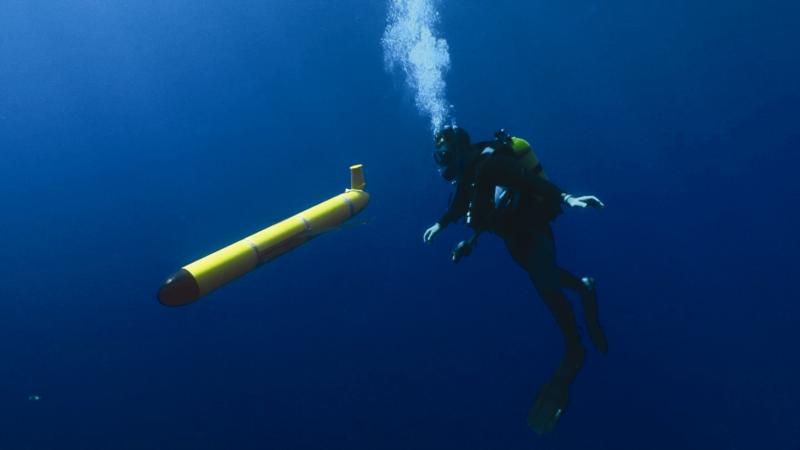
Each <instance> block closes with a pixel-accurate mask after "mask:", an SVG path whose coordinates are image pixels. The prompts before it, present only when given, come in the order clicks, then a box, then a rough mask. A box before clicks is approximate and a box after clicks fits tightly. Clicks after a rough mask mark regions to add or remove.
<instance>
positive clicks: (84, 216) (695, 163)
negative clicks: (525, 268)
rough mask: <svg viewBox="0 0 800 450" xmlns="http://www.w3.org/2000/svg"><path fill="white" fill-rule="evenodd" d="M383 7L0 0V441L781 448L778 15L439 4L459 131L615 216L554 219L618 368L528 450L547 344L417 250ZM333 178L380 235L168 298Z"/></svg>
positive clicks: (786, 259) (528, 320)
mask: <svg viewBox="0 0 800 450" xmlns="http://www.w3.org/2000/svg"><path fill="white" fill-rule="evenodd" d="M386 8H387V5H386V3H385V2H384V1H377V0H374V1H365V0H361V1H355V0H348V1H336V2H333V1H324V0H316V1H311V0H302V1H283V2H278V1H269V2H265V1H256V0H243V1H237V2H229V1H222V0H206V1H203V2H197V1H189V0H174V1H169V2H161V1H155V0H140V1H136V2H105V1H89V0H81V1H71V2H66V1H53V0H2V1H0V205H1V206H2V214H1V215H0V225H2V233H0V249H2V253H0V255H2V259H3V266H2V272H0V274H1V275H0V449H3V450H27V449H33V450H38V449H54V448H63V449H109V448H113V449H120V450H125V449H166V448H169V449H225V448H236V449H262V448H270V449H333V448H336V449H339V448H342V449H411V448H419V449H443V448H458V449H531V448H536V449H577V448H593V449H642V448H649V449H675V448H691V449H755V448H769V449H791V450H796V449H798V448H800V386H799V385H798V383H797V380H798V379H800V352H798V350H797V344H798V342H800V338H799V337H798V334H797V324H798V323H800V319H798V317H800V302H798V300H800V297H798V294H797V292H798V289H797V283H798V281H797V276H798V274H800V267H799V265H798V262H797V259H796V258H797V255H798V253H799V252H800V245H799V242H800V238H798V236H797V234H796V230H797V229H798V225H800V223H798V222H800V220H798V213H797V212H796V209H797V201H796V200H797V194H798V193H800V189H799V188H798V182H797V175H796V173H797V170H798V166H799V165H800V158H798V156H797V155H798V153H797V152H798V148H800V81H798V80H800V32H798V30H797V25H796V24H797V21H798V17H800V6H798V3H797V2H790V1H785V2H756V1H754V0H753V1H741V0H735V1H727V2H721V1H718V2H696V1H690V0H677V1H672V2H661V1H654V0H625V1H619V2H598V1H587V0H574V1H566V2H553V1H551V2H524V1H511V0H496V1H492V2H488V1H481V2H479V1H475V0H471V1H467V0H463V1H458V2H456V1H450V2H446V3H445V4H443V5H442V8H441V13H442V22H441V24H440V25H441V26H440V31H441V33H442V35H443V36H444V37H446V38H447V39H448V42H449V44H450V51H451V58H452V69H451V71H450V73H449V74H448V76H447V80H448V98H449V100H450V101H452V102H453V103H454V104H455V105H456V110H455V112H456V117H457V119H458V122H459V124H461V125H462V126H465V127H467V128H468V129H469V130H470V131H471V132H472V134H473V135H474V136H475V137H476V138H486V137H488V136H489V135H490V133H491V131H493V130H494V129H496V128H499V127H506V128H509V129H511V130H512V131H514V132H516V133H517V134H520V135H523V136H525V137H527V138H529V139H530V140H531V141H532V142H533V143H534V145H535V147H536V149H537V152H538V153H539V155H540V157H541V158H542V159H543V160H544V162H545V165H546V167H547V170H548V173H549V174H550V176H551V178H553V179H554V180H555V181H556V182H557V183H558V184H560V185H561V186H562V187H564V188H565V189H567V190H569V191H570V192H573V193H593V194H597V195H598V196H600V197H601V198H602V199H603V200H604V201H605V202H606V203H607V205H608V207H607V209H606V210H605V211H602V212H595V211H569V212H568V213H567V214H565V215H564V216H562V217H561V218H559V219H558V221H557V224H556V227H555V228H556V233H557V236H558V238H559V239H558V241H559V251H560V260H561V262H562V263H563V265H565V266H566V267H568V268H571V269H572V270H574V271H576V272H578V273H592V274H594V275H595V276H596V277H597V278H598V280H599V283H600V284H599V286H600V295H601V301H602V313H603V319H604V323H605V326H606V329H607V332H608V335H609V340H610V348H611V351H610V354H609V356H608V357H606V358H603V357H600V356H599V355H597V354H596V353H594V352H591V353H590V355H589V358H588V360H587V363H586V366H585V369H584V371H583V372H582V373H581V375H580V377H579V378H578V380H577V381H576V383H575V385H574V388H573V393H572V402H571V405H570V409H569V411H568V412H567V414H566V415H565V416H564V418H563V420H562V422H561V423H560V424H559V426H558V428H557V430H556V431H555V433H553V434H552V435H550V436H547V437H544V438H542V437H538V436H536V435H534V434H533V433H532V432H531V431H529V430H528V429H527V427H526V425H525V417H526V414H527V410H528V407H529V406H530V402H531V400H532V399H533V397H534V395H535V392H536V390H537V388H538V386H539V385H540V384H541V383H542V382H543V381H545V379H546V377H547V376H548V375H549V373H550V371H551V370H552V368H553V367H554V366H555V364H556V362H557V361H558V357H559V354H560V352H561V338H560V336H559V334H558V332H557V330H556V328H555V326H554V324H553V321H552V319H551V317H550V316H549V315H548V314H547V312H546V310H545V308H544V307H543V305H542V304H541V303H540V301H539V300H538V299H537V297H536V295H535V293H534V292H533V288H532V287H531V285H530V283H529V281H528V280H527V277H526V276H525V274H524V273H523V272H522V271H521V270H519V269H518V268H516V267H515V266H514V265H513V263H512V262H511V261H510V258H509V257H508V256H507V255H506V254H505V250H504V248H503V246H502V244H501V243H500V242H499V241H498V240H497V239H496V238H493V237H487V238H484V239H483V240H482V242H481V246H480V247H479V248H478V249H477V251H476V252H475V254H474V255H473V256H472V257H470V258H469V259H468V260H466V261H464V263H463V264H461V265H458V266H453V265H451V264H450V263H449V262H448V259H447V257H448V254H449V251H450V249H451V247H452V246H453V245H454V244H455V242H457V241H458V240H459V239H461V238H463V237H464V236H466V235H467V231H466V230H464V229H461V228H457V227H453V229H452V230H450V229H448V233H446V234H445V235H443V236H441V238H440V239H438V241H437V242H435V243H434V244H433V245H432V246H430V247H427V246H424V245H423V244H422V242H421V236H422V232H423V231H424V229H425V228H426V227H427V226H429V225H430V224H431V223H432V221H433V220H434V219H435V218H436V217H437V216H438V214H440V213H441V211H442V209H443V208H444V206H445V201H446V198H447V193H448V188H449V186H447V185H446V184H445V183H443V182H442V181H441V180H440V179H438V178H437V174H436V172H435V171H434V167H433V164H432V161H431V158H430V153H429V152H430V133H429V132H428V124H427V121H426V119H425V118H424V117H421V116H420V115H419V114H418V113H417V111H416V110H415V108H414V102H413V93H412V92H411V91H410V90H409V89H408V88H407V87H405V85H404V82H403V79H402V77H401V76H400V75H398V74H388V73H387V72H386V71H385V70H384V68H383V56H382V53H381V46H380V37H381V34H382V32H383V28H384V26H385V14H386ZM354 162H362V163H364V164H365V167H366V173H367V180H368V183H369V191H370V192H371V194H372V203H371V205H370V206H369V208H368V209H367V210H366V211H365V212H364V213H363V214H364V218H368V219H370V221H369V223H368V224H366V225H363V226H359V227H356V228H351V229H346V230H342V231H339V232H335V233H333V234H331V235H328V236H324V237H322V238H320V239H317V240H315V241H314V242H313V243H311V244H309V245H307V246H305V247H303V248H300V249H298V250H297V251H295V252H293V253H291V254H288V255H286V256H285V257H282V258H281V259H280V260H278V261H276V262H275V263H274V264H270V265H269V266H267V267H263V268H261V269H260V270H258V271H257V272H255V273H253V274H250V275H248V276H247V277H245V278H243V279H241V280H239V281H237V282H235V283H233V284H231V285H229V286H226V287H225V288H224V289H221V290H220V291H218V292H216V293H214V294H213V295H211V296H209V297H208V298H206V299H204V300H202V301H200V302H198V303H196V304H194V305H192V306H190V307H186V308H181V309H167V308H164V307H162V306H160V305H159V304H158V303H157V302H156V300H155V291H156V289H157V287H158V285H159V284H160V282H161V281H162V280H163V278H164V277H166V276H167V275H168V274H170V273H171V272H173V271H175V270H176V269H177V268H179V267H180V266H181V265H183V264H186V263H188V262H190V261H192V260H194V259H196V258H198V257H200V256H202V255H204V254H206V253H208V252H210V251H213V250H215V249H217V248H219V247H221V246H223V245H225V244H227V243H230V242H232V241H234V240H236V239H239V238H241V237H243V236H245V235H246V234H248V233H251V232H253V231H255V230H258V229H260V228H261V227H263V226H266V225H267V224H269V223H271V222H273V221H276V220H279V219H282V218H284V217H286V216H288V215H290V214H292V213H294V212H296V211H298V210H300V209H302V208H304V207H307V206H310V205H311V204H313V203H315V202H318V201H320V200H323V199H325V198H327V197H328V196H330V195H333V194H335V193H337V192H339V191H340V190H341V189H342V188H344V187H346V186H347V182H348V176H347V170H346V169H347V166H348V165H349V164H351V163H354ZM33 394H36V395H40V396H41V400H40V401H38V402H36V401H29V400H28V396H29V395H33Z"/></svg>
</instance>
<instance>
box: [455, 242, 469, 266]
mask: <svg viewBox="0 0 800 450" xmlns="http://www.w3.org/2000/svg"><path fill="white" fill-rule="evenodd" d="M472 247H474V243H473V242H472V239H469V240H466V241H461V242H459V243H458V245H456V248H455V249H454V250H453V254H452V255H451V259H452V260H453V263H454V264H458V262H459V261H461V258H463V257H465V256H469V254H470V253H472Z"/></svg>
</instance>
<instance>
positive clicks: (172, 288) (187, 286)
mask: <svg viewBox="0 0 800 450" xmlns="http://www.w3.org/2000/svg"><path fill="white" fill-rule="evenodd" d="M199 297H200V286H198V285H197V280H195V279H194V277H193V276H192V274H191V273H189V272H188V271H187V270H186V269H181V270H180V271H179V272H176V273H175V274H174V275H172V276H171V277H169V278H167V281H165V282H164V284H162V285H161V288H160V289H159V290H158V301H159V302H161V304H162V305H166V306H183V305H188V304H189V303H192V302H193V301H195V300H197V299H198V298H199Z"/></svg>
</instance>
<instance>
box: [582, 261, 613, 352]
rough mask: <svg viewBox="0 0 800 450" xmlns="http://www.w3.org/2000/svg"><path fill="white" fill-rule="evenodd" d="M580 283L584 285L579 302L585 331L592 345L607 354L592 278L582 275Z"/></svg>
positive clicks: (606, 343)
mask: <svg viewBox="0 0 800 450" xmlns="http://www.w3.org/2000/svg"><path fill="white" fill-rule="evenodd" d="M581 283H583V285H584V286H586V292H585V293H583V294H582V295H581V304H582V305H583V316H584V319H585V320H586V331H588V332H589V339H591V341H592V345H594V348H596V349H597V351H598V352H600V353H602V354H604V355H605V354H608V340H607V339H606V334H605V332H604V331H603V327H601V326H600V314H599V312H598V309H599V308H598V306H597V291H596V289H595V286H594V284H595V281H594V278H591V277H583V278H581Z"/></svg>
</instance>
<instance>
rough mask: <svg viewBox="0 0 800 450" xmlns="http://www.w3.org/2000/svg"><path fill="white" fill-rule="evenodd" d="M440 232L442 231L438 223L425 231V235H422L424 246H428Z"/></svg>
mask: <svg viewBox="0 0 800 450" xmlns="http://www.w3.org/2000/svg"><path fill="white" fill-rule="evenodd" d="M440 231H442V226H441V225H439V222H436V223H435V224H433V226H432V227H430V228H428V229H427V230H425V234H423V235H422V241H423V242H425V243H426V244H430V243H431V241H432V240H433V238H434V237H436V235H437V234H439V232H440Z"/></svg>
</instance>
